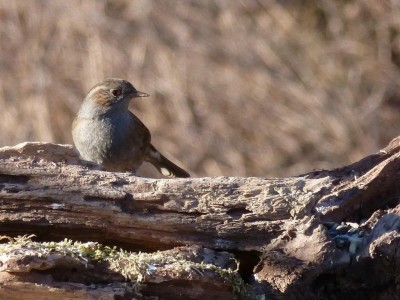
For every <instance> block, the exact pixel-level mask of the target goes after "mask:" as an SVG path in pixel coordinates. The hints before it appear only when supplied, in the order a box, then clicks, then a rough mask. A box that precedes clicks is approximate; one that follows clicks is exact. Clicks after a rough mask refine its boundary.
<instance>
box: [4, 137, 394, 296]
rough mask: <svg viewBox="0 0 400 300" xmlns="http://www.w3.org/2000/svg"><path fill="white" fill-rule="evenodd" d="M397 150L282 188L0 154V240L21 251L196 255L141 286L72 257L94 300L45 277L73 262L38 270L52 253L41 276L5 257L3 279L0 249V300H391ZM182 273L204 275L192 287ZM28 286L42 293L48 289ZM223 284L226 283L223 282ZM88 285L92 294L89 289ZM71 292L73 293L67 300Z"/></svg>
mask: <svg viewBox="0 0 400 300" xmlns="http://www.w3.org/2000/svg"><path fill="white" fill-rule="evenodd" d="M399 141H400V139H399V138H396V139H395V140H393V141H392V142H391V143H390V144H389V146H388V147H386V148H385V149H383V150H381V151H380V152H379V153H377V154H373V155H370V156H368V157H366V158H364V159H362V160H360V161H359V162H356V163H354V164H352V165H349V166H345V167H341V168H338V169H334V170H330V171H328V170H317V171H312V172H310V173H307V174H303V175H300V176H296V177H289V178H281V179H267V178H255V177H250V178H238V177H210V178H189V179H149V178H141V177H137V176H134V175H133V174H129V173H112V172H106V171H103V170H101V168H99V166H97V165H94V164H92V163H89V162H84V161H81V160H80V159H79V157H78V155H77V154H76V152H75V151H74V150H73V148H72V147H71V146H69V145H54V144H48V143H24V144H20V145H17V146H15V147H5V148H1V149H0V233H1V234H3V235H5V236H10V237H16V236H18V235H28V234H34V235H35V239H34V240H35V241H30V243H38V242H42V244H40V245H41V246H43V245H45V244H43V243H45V242H60V241H63V240H64V239H65V238H67V239H71V240H74V241H81V242H99V243H102V244H103V245H104V246H110V247H112V246H118V247H120V248H122V249H125V250H129V251H147V252H153V253H160V252H155V251H161V252H163V251H167V252H165V253H167V254H165V255H166V256H179V253H181V252H185V251H186V252H187V249H192V248H191V247H195V248H193V249H196V250H193V251H192V252H193V253H196V255H194V256H187V257H185V261H186V262H187V263H183V262H181V264H180V267H182V265H186V266H187V264H188V265H189V267H188V268H189V271H185V272H181V271H179V270H180V269H179V268H177V270H176V271H174V272H175V273H174V274H175V275H176V277H171V276H170V275H168V272H166V271H165V270H164V269H162V268H164V267H165V265H162V266H161V265H160V264H158V263H157V264H156V266H155V268H157V270H158V268H160V270H161V271H160V272H161V273H162V274H164V275H165V276H164V277H163V276H162V275H158V276H155V278H156V279H154V278H153V277H151V276H147V277H146V276H144V275H143V276H142V277H141V278H147V279H146V280H147V281H143V280H142V281H141V280H138V279H137V278H129V277H126V276H124V274H125V273H126V270H124V269H123V268H122V269H120V270H118V271H116V273H117V274H115V270H110V266H109V262H108V265H107V263H105V261H104V259H105V258H101V259H99V260H94V261H92V258H91V257H87V256H85V255H81V256H82V257H85V259H87V260H88V261H90V264H92V265H93V266H94V267H93V268H100V269H99V270H101V271H99V273H100V274H106V275H105V276H106V277H105V278H107V279H104V278H103V279H102V280H100V282H101V284H102V285H106V284H107V285H108V286H109V289H107V290H104V286H102V285H99V284H98V282H97V281H94V282H95V283H93V282H92V279H93V278H92V277H91V276H89V274H90V272H89V271H88V272H86V273H87V274H88V275H82V278H80V279H79V280H78V279H76V276H75V277H74V276H73V275H71V276H70V277H69V276H66V277H65V278H64V277H63V278H61V279H60V278H59V277H57V276H56V275H54V274H58V273H57V272H58V271H59V270H60V269H61V270H64V271H65V274H69V273H68V272H67V270H71V266H75V265H76V262H75V263H74V262H72V261H71V260H70V258H71V253H69V254H68V253H62V252H56V251H54V249H51V250H52V251H50V252H46V253H47V254H46V255H45V259H50V258H49V255H50V256H51V255H55V254H57V255H58V257H59V258H60V257H63V259H64V260H63V259H61V260H57V261H58V262H61V263H54V264H52V263H48V262H45V265H50V266H51V267H49V268H45V269H41V268H39V267H37V265H38V264H34V266H36V267H28V265H30V264H31V258H32V257H33V258H35V259H37V258H39V254H38V253H35V251H28V252H24V251H25V250H24V249H25V248H26V245H27V244H22V245H20V249H19V250H18V251H17V250H16V251H17V252H18V253H20V252H21V253H23V255H26V256H23V257H19V258H18V260H19V261H22V262H26V264H25V265H26V267H25V268H24V267H21V266H19V267H18V268H17V269H13V268H10V267H9V265H10V262H11V261H13V259H14V261H15V257H14V258H13V256H12V255H8V256H7V253H5V250H4V251H3V252H4V253H3V254H2V255H3V257H2V259H1V260H0V262H1V263H2V265H1V267H0V271H1V274H2V275H1V276H0V295H2V294H1V293H2V292H5V291H7V293H10V287H11V286H12V288H11V290H13V291H14V292H15V297H16V298H15V299H31V298H24V295H25V294H24V293H26V291H27V290H31V289H32V286H35V287H36V288H35V290H36V289H38V288H37V287H38V286H40V287H41V288H40V293H41V292H43V291H46V290H47V291H50V290H52V289H53V290H54V289H55V290H57V291H59V292H60V293H61V294H57V297H62V295H63V297H64V298H65V299H68V297H70V298H72V297H75V298H73V299H80V298H81V299H90V297H94V299H97V298H99V297H100V295H103V296H104V297H105V298H107V297H110V298H112V297H113V296H115V295H117V296H118V297H125V298H121V299H132V298H140V297H142V298H143V299H146V297H151V296H157V297H159V298H160V299H178V298H179V297H180V296H179V295H181V298H182V299H198V298H202V297H207V296H208V297H211V298H212V299H230V298H232V299H235V298H238V297H239V298H240V297H241V298H245V297H248V298H257V297H258V298H260V297H261V298H262V297H266V299H268V298H272V299H342V298H346V299H359V298H360V297H363V296H364V297H365V296H368V297H367V298H368V299H386V298H387V299H395V298H393V297H394V296H397V295H398V294H399V289H400V285H399V284H398V283H399V275H398V274H399V272H396V270H397V269H396V268H398V266H399V260H400V259H399V257H400V255H399V253H400V251H397V250H398V246H399V240H400V239H399V231H400V205H399V194H400V188H399V187H400V185H399V180H400V176H399V175H400V159H399V157H400V143H399ZM20 239H21V238H20ZM17 240H18V239H17ZM4 242H5V245H4V247H6V246H7V245H9V244H10V243H11V244H12V243H14V244H15V243H16V242H15V240H10V239H9V238H7V239H5V240H4ZM17 244H18V243H17ZM35 245H36V246H35V247H39V245H38V244H35ZM24 247H25V248H24ZM5 249H7V248H5ZM101 249H103V248H101ZM184 249H186V250H184ZM168 251H170V252H168ZM171 251H173V252H171ZM202 251H211V252H212V253H216V254H215V255H217V254H218V253H225V254H224V255H226V257H229V259H228V260H232V261H235V264H236V263H237V264H238V269H237V270H236V271H235V266H236V265H235V266H230V267H227V266H226V264H222V265H221V264H220V265H219V264H218V263H216V264H215V268H214V269H213V270H212V271H210V270H209V269H210V268H209V269H207V268H200V267H199V266H198V265H195V264H201V263H202V262H199V261H196V260H195V257H197V258H198V257H202V256H201V255H200V254H199V253H201V252H202ZM211 252H210V253H211ZM1 253H2V251H1V249H0V254H1ZM24 253H25V254H24ZM171 253H174V254H171ZM75 255H76V254H75ZM217 256H218V255H217ZM24 257H25V258H24ZM27 257H28V258H27ZM51 259H53V258H52V256H51ZM51 259H50V260H51ZM102 259H103V260H102ZM107 259H108V258H107ZM225 259H226V258H225ZM189 262H191V263H193V264H194V265H190V263H189ZM39 265H40V264H39ZM167 265H168V264H167ZM175 266H176V265H175ZM74 268H76V267H74ZM78 269H79V270H82V266H80V267H79V268H78ZM55 270H57V272H56V271H55ZM162 270H164V271H162ZM185 270H186V269H185ZM192 270H200V271H198V273H199V274H202V275H199V276H198V277H196V276H194V275H193V274H194V273H193V274H192V273H190V272H191V271H192ZM96 272H97V271H96ZM193 272H195V273H196V271H193ZM205 272H206V273H207V274H208V275H207V276H204V274H205ZM224 272H225V273H224ZM377 272H378V274H379V277H378V278H377V276H376V274H377ZM81 273H82V274H86V273H85V272H83V271H82V272H81ZM109 273H112V274H114V275H115V276H109ZM37 274H40V275H41V276H42V277H43V276H46V278H47V280H48V281H47V282H50V283H49V284H48V285H46V283H44V281H43V278H44V277H43V278H41V279H38V277H37V276H38V275H37ZM190 274H192V275H190ZM221 274H225V275H226V274H234V275H232V276H231V275H229V276H231V277H229V276H228V277H229V278H231V279H232V278H233V279H232V280H227V277H226V276H221ZM33 275H35V276H36V277H35V276H33ZM125 275H126V274H125ZM85 276H86V277H85ZM235 276H237V277H235ZM49 278H50V279H49ZM85 278H86V279H85ZM122 278H124V279H123V280H122ZM74 280H75V281H74ZM233 282H235V284H233ZM245 282H246V284H245ZM11 283H12V284H11ZM39 283H40V285H39ZM122 283H123V284H122ZM74 284H76V285H77V286H76V285H74ZM90 284H94V286H95V288H94V289H90V288H88V286H89V287H90ZM96 284H97V285H96ZM132 284H133V285H134V292H132ZM149 286H151V287H152V288H151V289H149V288H148V287H149ZM71 289H72V290H75V291H79V292H81V293H82V294H79V295H78V294H76V295H73V296H68V295H67V292H68V291H70V290H71ZM88 289H89V290H90V291H91V292H93V293H95V294H93V295H94V296H93V295H92V294H90V293H89V292H88ZM63 291H65V294H62V293H63ZM157 291H158V292H159V291H162V293H161V294H160V293H157ZM219 291H220V292H221V294H218V292H219ZM40 293H39V294H38V295H40ZM44 295H45V294H44ZM77 295H78V296H79V297H80V298H79V297H78V296H77ZM38 297H39V296H37V297H35V298H36V299H41V298H40V297H41V296H40V297H39V298H38ZM43 297H44V296H43ZM329 297H330V298H329ZM335 297H336V298H335ZM357 297H358V298H357ZM43 299H45V298H43Z"/></svg>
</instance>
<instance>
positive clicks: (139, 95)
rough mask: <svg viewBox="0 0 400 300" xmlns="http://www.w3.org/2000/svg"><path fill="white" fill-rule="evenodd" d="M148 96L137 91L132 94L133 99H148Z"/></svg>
mask: <svg viewBox="0 0 400 300" xmlns="http://www.w3.org/2000/svg"><path fill="white" fill-rule="evenodd" d="M148 96H150V95H149V94H146V93H143V92H139V91H136V92H135V93H134V94H133V97H134V98H138V97H148Z"/></svg>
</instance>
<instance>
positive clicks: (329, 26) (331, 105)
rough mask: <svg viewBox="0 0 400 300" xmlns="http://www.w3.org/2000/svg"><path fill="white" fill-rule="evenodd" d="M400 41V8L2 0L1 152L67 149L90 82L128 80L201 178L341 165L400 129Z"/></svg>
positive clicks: (252, 1)
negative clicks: (23, 145) (19, 146)
mask: <svg viewBox="0 0 400 300" xmlns="http://www.w3.org/2000/svg"><path fill="white" fill-rule="evenodd" d="M399 33H400V1H398V0H392V1H388V0H384V1H380V0H365V1H358V0H353V1H350V0H348V1H332V0H310V1H289V0H286V1H278V0H276V1H269V0H258V1H257V0H242V1H230V0H221V1H209V0H205V1H196V0H192V1H189V0H188V1H183V0H182V1H167V0H165V1H157V0H135V1H129V0H115V1H94V0H85V1H77V0H69V1H61V0H60V1H52V0H48V1H45V0H42V1H39V0H37V1H35V0H31V1H22V0H21V1H18V0H17V1H9V0H0V67H1V69H0V126H1V131H0V145H1V146H3V145H13V144H16V143H19V142H22V141H28V140H29V141H49V142H56V143H71V141H72V139H71V135H70V125H71V122H72V120H73V116H74V113H75V112H76V111H77V110H78V108H79V105H80V103H81V101H82V99H83V97H84V96H85V94H86V93H87V91H88V90H89V89H90V87H91V86H93V85H94V84H95V83H97V82H98V81H100V80H102V79H104V78H107V77H121V78H126V79H128V80H130V81H131V82H133V83H134V85H135V86H136V88H137V89H139V90H141V91H144V92H147V93H149V94H151V96H152V97H151V98H147V99H145V100H144V99H142V100H139V101H136V102H134V103H132V106H131V109H132V110H134V111H135V112H136V113H137V115H139V117H140V118H141V119H142V120H143V121H144V123H145V124H147V126H148V127H149V128H150V130H151V131H152V133H153V141H154V144H155V145H156V146H157V147H158V148H159V149H160V150H162V152H164V153H165V154H166V155H167V156H169V157H171V158H174V159H175V160H176V161H179V162H180V163H181V165H183V166H185V167H186V168H187V169H188V170H189V171H191V172H192V173H193V174H194V175H197V176H205V175H207V176H211V175H227V176H228V175H229V176H231V175H232V176H233V175H237V176H266V177H271V176H289V175H296V174H298V173H301V172H306V171H309V170H312V169H316V168H331V167H335V166H339V165H343V164H345V163H349V162H351V161H355V160H357V159H359V158H361V157H362V156H364V155H366V154H369V153H371V152H374V151H376V150H377V149H379V148H380V147H381V146H383V145H385V144H386V143H387V142H388V141H389V140H390V139H391V138H393V137H395V136H397V135H398V134H399V132H400V118H399V116H398V115H399V108H400V76H399V75H400V74H399V71H400V70H399V68H400V35H399ZM145 174H146V172H145Z"/></svg>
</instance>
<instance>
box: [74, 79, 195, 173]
mask: <svg viewBox="0 0 400 300" xmlns="http://www.w3.org/2000/svg"><path fill="white" fill-rule="evenodd" d="M148 96H149V95H148V94H146V93H143V92H140V91H138V90H136V88H135V87H134V86H133V85H132V84H131V83H130V82H128V81H127V80H124V79H120V78H108V79H106V80H104V81H103V82H100V83H98V84H96V85H95V86H93V87H92V88H91V89H90V91H89V93H88V94H87V96H86V97H85V99H84V100H83V102H82V105H81V107H80V109H79V111H78V113H77V115H76V118H75V119H74V121H73V123H72V138H73V141H74V144H75V147H76V149H77V150H78V152H79V154H80V156H81V158H82V159H84V160H87V161H91V162H95V163H97V164H100V165H102V166H103V167H104V168H105V169H106V170H107V171H112V172H127V171H128V172H133V173H135V172H136V171H137V169H138V168H139V167H140V165H141V164H142V163H143V162H149V163H151V164H152V165H153V166H154V167H155V168H156V169H157V170H158V171H159V172H160V173H161V174H162V175H164V176H166V177H172V178H174V177H180V178H186V177H190V175H189V173H188V172H186V171H185V170H183V169H182V168H180V167H178V166H177V165H176V164H174V163H173V162H171V161H170V160H168V159H167V158H166V157H165V156H164V155H162V154H161V153H160V152H159V151H158V150H157V149H156V148H155V147H154V146H153V145H152V143H151V134H150V131H149V129H147V127H146V126H145V125H144V124H143V123H142V121H140V119H139V118H138V117H137V116H135V115H134V114H133V113H132V112H131V111H130V110H129V108H128V105H129V103H130V101H131V99H133V98H140V97H148Z"/></svg>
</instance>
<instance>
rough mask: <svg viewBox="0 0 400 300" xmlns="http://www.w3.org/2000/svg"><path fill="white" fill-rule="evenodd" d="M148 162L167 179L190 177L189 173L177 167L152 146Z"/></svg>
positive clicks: (147, 158)
mask: <svg viewBox="0 0 400 300" xmlns="http://www.w3.org/2000/svg"><path fill="white" fill-rule="evenodd" d="M146 161H148V162H149V163H151V164H152V165H153V166H154V167H156V169H157V170H158V171H159V172H160V173H161V174H162V175H164V176H167V177H182V178H186V177H190V175H189V173H188V172H186V171H185V170H183V169H182V168H180V167H178V166H177V165H175V164H174V163H173V162H171V161H170V160H168V159H167V158H166V157H165V156H163V155H162V154H161V153H160V152H158V150H157V149H156V148H155V147H154V146H153V145H150V149H149V152H148V155H147V157H146Z"/></svg>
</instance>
